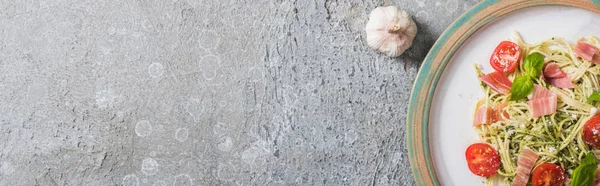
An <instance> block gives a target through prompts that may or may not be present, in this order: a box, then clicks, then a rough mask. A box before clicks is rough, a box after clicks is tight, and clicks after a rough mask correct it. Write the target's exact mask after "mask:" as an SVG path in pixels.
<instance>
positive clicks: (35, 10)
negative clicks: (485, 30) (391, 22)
mask: <svg viewBox="0 0 600 186" xmlns="http://www.w3.org/2000/svg"><path fill="white" fill-rule="evenodd" d="M475 3H476V1H474V0H471V1H462V0H449V1H438V2H434V1H425V0H420V1H409V0H397V1H381V0H380V1H373V2H371V1H364V0H350V1H336V0H329V1H327V0H325V1H322V0H317V1H311V0H298V1H280V0H270V1H266V0H260V1H254V0H225V1H208V0H206V1H198V0H79V1H75V0H73V1H67V0H22V1H21V0H20V1H12V0H0V185H414V181H413V177H412V173H411V170H410V168H409V167H410V165H409V162H408V158H407V154H406V147H405V142H404V140H405V128H406V127H405V125H406V123H405V119H406V108H407V102H408V97H409V94H410V90H411V87H412V82H413V80H414V77H415V75H416V73H417V70H418V68H419V66H420V64H421V61H422V60H423V58H424V57H425V55H426V53H427V52H428V50H429V48H430V47H431V45H432V44H433V42H434V41H435V40H436V38H437V37H438V36H439V35H440V34H441V33H442V31H443V30H444V29H445V28H446V27H447V26H448V25H449V24H450V23H451V22H452V21H453V20H454V19H455V18H456V17H458V16H459V15H460V14H461V13H463V12H464V11H466V10H467V9H468V8H470V7H471V6H473V5H474V4H475ZM392 4H394V5H398V6H400V7H401V8H403V9H405V10H406V11H408V12H409V13H410V14H412V15H414V19H415V21H416V22H417V25H418V28H419V34H418V35H417V37H416V39H415V43H414V45H413V47H411V48H410V49H409V50H408V51H407V52H406V53H405V54H404V55H402V56H401V57H398V58H389V57H385V56H382V55H378V54H377V53H375V52H373V51H372V50H370V49H369V48H368V47H367V45H366V43H365V33H364V26H365V24H366V22H367V20H368V14H369V12H370V11H371V10H372V9H374V8H375V7H377V6H381V5H392Z"/></svg>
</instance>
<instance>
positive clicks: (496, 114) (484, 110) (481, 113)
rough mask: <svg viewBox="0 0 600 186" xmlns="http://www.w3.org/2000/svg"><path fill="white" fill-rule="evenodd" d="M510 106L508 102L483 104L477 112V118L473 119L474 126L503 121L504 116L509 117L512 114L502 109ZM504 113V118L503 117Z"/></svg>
mask: <svg viewBox="0 0 600 186" xmlns="http://www.w3.org/2000/svg"><path fill="white" fill-rule="evenodd" d="M506 106H508V103H501V104H498V105H496V106H495V107H487V106H482V107H480V108H479V109H477V111H476V112H475V118H474V119H473V126H476V125H481V124H492V123H496V122H498V121H503V120H504V118H506V119H509V118H510V115H509V114H508V112H506V111H502V109H504V107H506ZM502 115H504V118H503V117H502Z"/></svg>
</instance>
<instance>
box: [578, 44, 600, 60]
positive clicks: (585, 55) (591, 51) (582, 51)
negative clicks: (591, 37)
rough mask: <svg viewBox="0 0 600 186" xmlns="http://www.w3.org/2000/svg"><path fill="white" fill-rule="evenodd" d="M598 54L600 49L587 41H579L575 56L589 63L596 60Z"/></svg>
mask: <svg viewBox="0 0 600 186" xmlns="http://www.w3.org/2000/svg"><path fill="white" fill-rule="evenodd" d="M597 52H598V48H596V47H595V46H594V45H592V44H590V43H588V42H585V41H579V42H577V45H576V46H575V54H577V56H579V57H581V58H582V59H585V60H587V61H592V59H594V55H596V53H597Z"/></svg>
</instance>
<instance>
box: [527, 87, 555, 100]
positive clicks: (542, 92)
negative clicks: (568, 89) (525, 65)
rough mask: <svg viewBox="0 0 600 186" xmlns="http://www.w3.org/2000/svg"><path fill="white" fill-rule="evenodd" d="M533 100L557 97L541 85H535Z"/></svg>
mask: <svg viewBox="0 0 600 186" xmlns="http://www.w3.org/2000/svg"><path fill="white" fill-rule="evenodd" d="M531 94H532V96H531V100H535V99H540V98H545V97H550V96H552V95H554V96H556V94H555V93H554V92H552V91H550V90H548V89H546V88H544V87H543V86H541V85H533V92H532V93H531Z"/></svg>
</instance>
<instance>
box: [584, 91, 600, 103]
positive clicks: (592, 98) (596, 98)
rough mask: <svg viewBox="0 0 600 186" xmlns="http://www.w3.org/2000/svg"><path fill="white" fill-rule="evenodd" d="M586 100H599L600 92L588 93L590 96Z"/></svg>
mask: <svg viewBox="0 0 600 186" xmlns="http://www.w3.org/2000/svg"><path fill="white" fill-rule="evenodd" d="M587 101H588V102H591V101H600V92H594V93H592V95H590V97H589V98H588V99H587Z"/></svg>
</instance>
